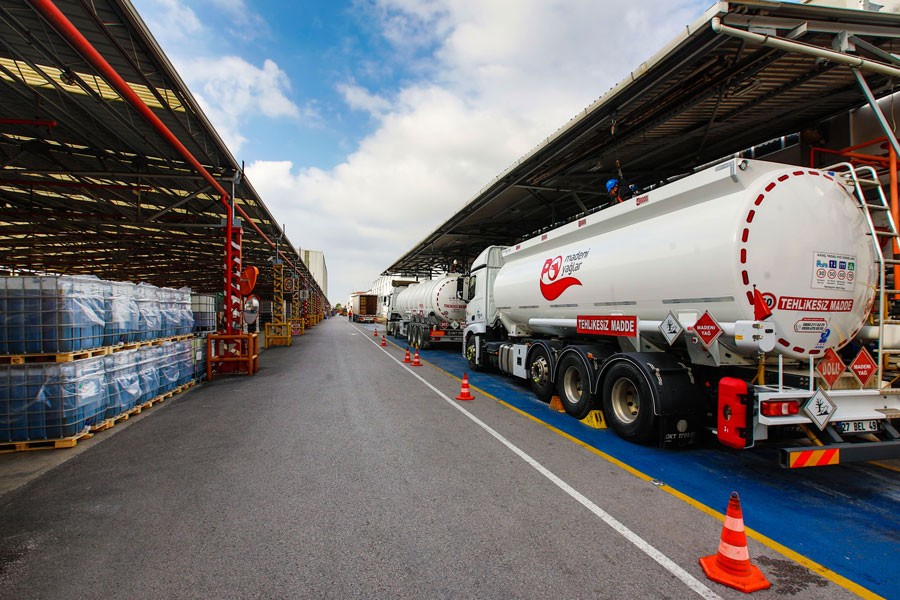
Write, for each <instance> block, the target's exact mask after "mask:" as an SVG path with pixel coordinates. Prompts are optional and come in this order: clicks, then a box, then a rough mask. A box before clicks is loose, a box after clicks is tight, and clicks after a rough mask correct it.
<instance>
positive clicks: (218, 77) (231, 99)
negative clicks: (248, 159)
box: [178, 56, 317, 153]
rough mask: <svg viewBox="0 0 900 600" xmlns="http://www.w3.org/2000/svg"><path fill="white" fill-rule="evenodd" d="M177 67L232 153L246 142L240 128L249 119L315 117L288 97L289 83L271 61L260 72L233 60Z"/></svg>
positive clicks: (200, 60) (185, 63)
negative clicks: (258, 116)
mask: <svg viewBox="0 0 900 600" xmlns="http://www.w3.org/2000/svg"><path fill="white" fill-rule="evenodd" d="M178 67H179V71H180V72H181V74H182V76H183V77H185V79H187V80H188V81H191V83H192V86H191V91H192V92H193V94H194V97H195V98H197V101H198V102H199V103H200V104H201V106H202V107H203V111H204V112H205V113H206V114H207V116H209V118H210V120H211V121H212V122H213V123H214V124H215V126H216V130H217V131H218V132H219V134H220V135H221V136H222V138H223V140H225V143H226V144H227V145H228V147H229V148H230V149H231V151H232V153H237V152H238V151H239V150H240V148H241V146H242V145H243V144H244V142H245V141H246V137H245V136H244V134H243V133H242V125H243V124H244V123H245V122H246V120H247V119H249V118H250V117H251V116H254V115H257V114H262V115H264V116H266V117H269V118H272V119H276V118H282V117H286V118H290V119H299V118H301V117H304V118H307V119H315V118H316V117H317V115H316V113H315V111H314V110H313V109H311V108H306V109H305V110H301V109H300V108H299V107H298V106H297V105H296V104H294V102H293V101H292V100H291V99H290V98H289V97H288V94H289V93H290V89H291V84H290V80H289V79H288V77H287V75H286V74H285V73H284V71H282V70H281V69H280V68H279V67H278V65H276V64H275V63H274V62H273V61H271V60H266V61H265V62H264V63H263V66H262V68H260V67H257V66H255V65H252V64H250V63H248V62H247V61H245V60H244V59H242V58H239V57H236V56H224V57H221V58H216V59H207V58H195V59H189V60H184V61H182V62H181V63H180V64H179V66H178Z"/></svg>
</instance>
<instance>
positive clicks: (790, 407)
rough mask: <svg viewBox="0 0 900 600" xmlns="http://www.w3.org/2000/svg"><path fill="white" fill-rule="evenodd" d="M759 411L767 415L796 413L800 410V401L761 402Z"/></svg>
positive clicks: (775, 415) (776, 415)
mask: <svg viewBox="0 0 900 600" xmlns="http://www.w3.org/2000/svg"><path fill="white" fill-rule="evenodd" d="M759 411H760V412H761V413H762V414H763V415H765V416H767V417H784V416H787V415H796V414H797V413H799V412H800V403H799V402H798V401H797V400H779V401H777V402H776V401H772V402H761V403H760V406H759Z"/></svg>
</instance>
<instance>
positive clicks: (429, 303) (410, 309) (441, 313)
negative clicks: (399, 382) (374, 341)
mask: <svg viewBox="0 0 900 600" xmlns="http://www.w3.org/2000/svg"><path fill="white" fill-rule="evenodd" d="M461 283H462V279H460V274H459V273H450V274H447V275H443V276H441V277H438V278H436V279H431V280H428V281H420V282H418V283H413V284H410V285H408V286H406V287H403V288H395V290H394V294H393V296H392V298H391V309H390V313H389V314H390V317H389V320H388V322H387V325H386V327H387V332H388V334H389V335H392V336H394V337H405V338H406V339H407V340H408V341H409V343H410V345H412V346H415V347H416V348H422V349H425V348H428V347H429V346H430V345H431V344H434V343H439V342H451V343H457V344H462V339H463V329H464V328H465V319H466V303H465V302H464V301H463V300H462V299H461V298H460V291H461V289H462V288H461Z"/></svg>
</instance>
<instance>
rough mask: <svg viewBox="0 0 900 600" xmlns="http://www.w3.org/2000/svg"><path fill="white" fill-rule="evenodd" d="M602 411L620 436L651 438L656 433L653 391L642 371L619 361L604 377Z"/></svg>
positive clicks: (642, 439) (649, 439)
mask: <svg viewBox="0 0 900 600" xmlns="http://www.w3.org/2000/svg"><path fill="white" fill-rule="evenodd" d="M603 415H604V417H606V420H607V422H608V423H609V426H610V427H611V428H612V429H613V431H615V432H616V433H617V434H618V435H619V437H621V438H622V439H624V440H628V441H630V442H638V443H644V442H649V441H652V440H653V438H654V434H655V433H656V416H655V415H654V414H653V394H652V392H651V391H650V387H649V385H648V384H647V380H646V378H645V377H644V375H643V373H641V371H640V370H639V369H638V368H637V367H636V366H634V365H633V364H631V363H627V362H618V363H616V364H614V365H613V366H612V367H610V369H609V372H608V373H607V374H606V376H605V378H604V380H603Z"/></svg>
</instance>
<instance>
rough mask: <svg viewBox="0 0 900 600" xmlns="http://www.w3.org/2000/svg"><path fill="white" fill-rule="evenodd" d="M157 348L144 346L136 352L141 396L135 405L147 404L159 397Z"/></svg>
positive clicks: (158, 356) (158, 357)
mask: <svg viewBox="0 0 900 600" xmlns="http://www.w3.org/2000/svg"><path fill="white" fill-rule="evenodd" d="M159 363H160V348H159V346H146V347H144V348H140V349H138V351H137V369H138V378H139V380H140V383H141V395H140V396H139V397H138V399H137V401H136V402H137V404H143V403H145V402H149V401H151V400H153V399H154V398H156V397H157V396H159Z"/></svg>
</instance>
